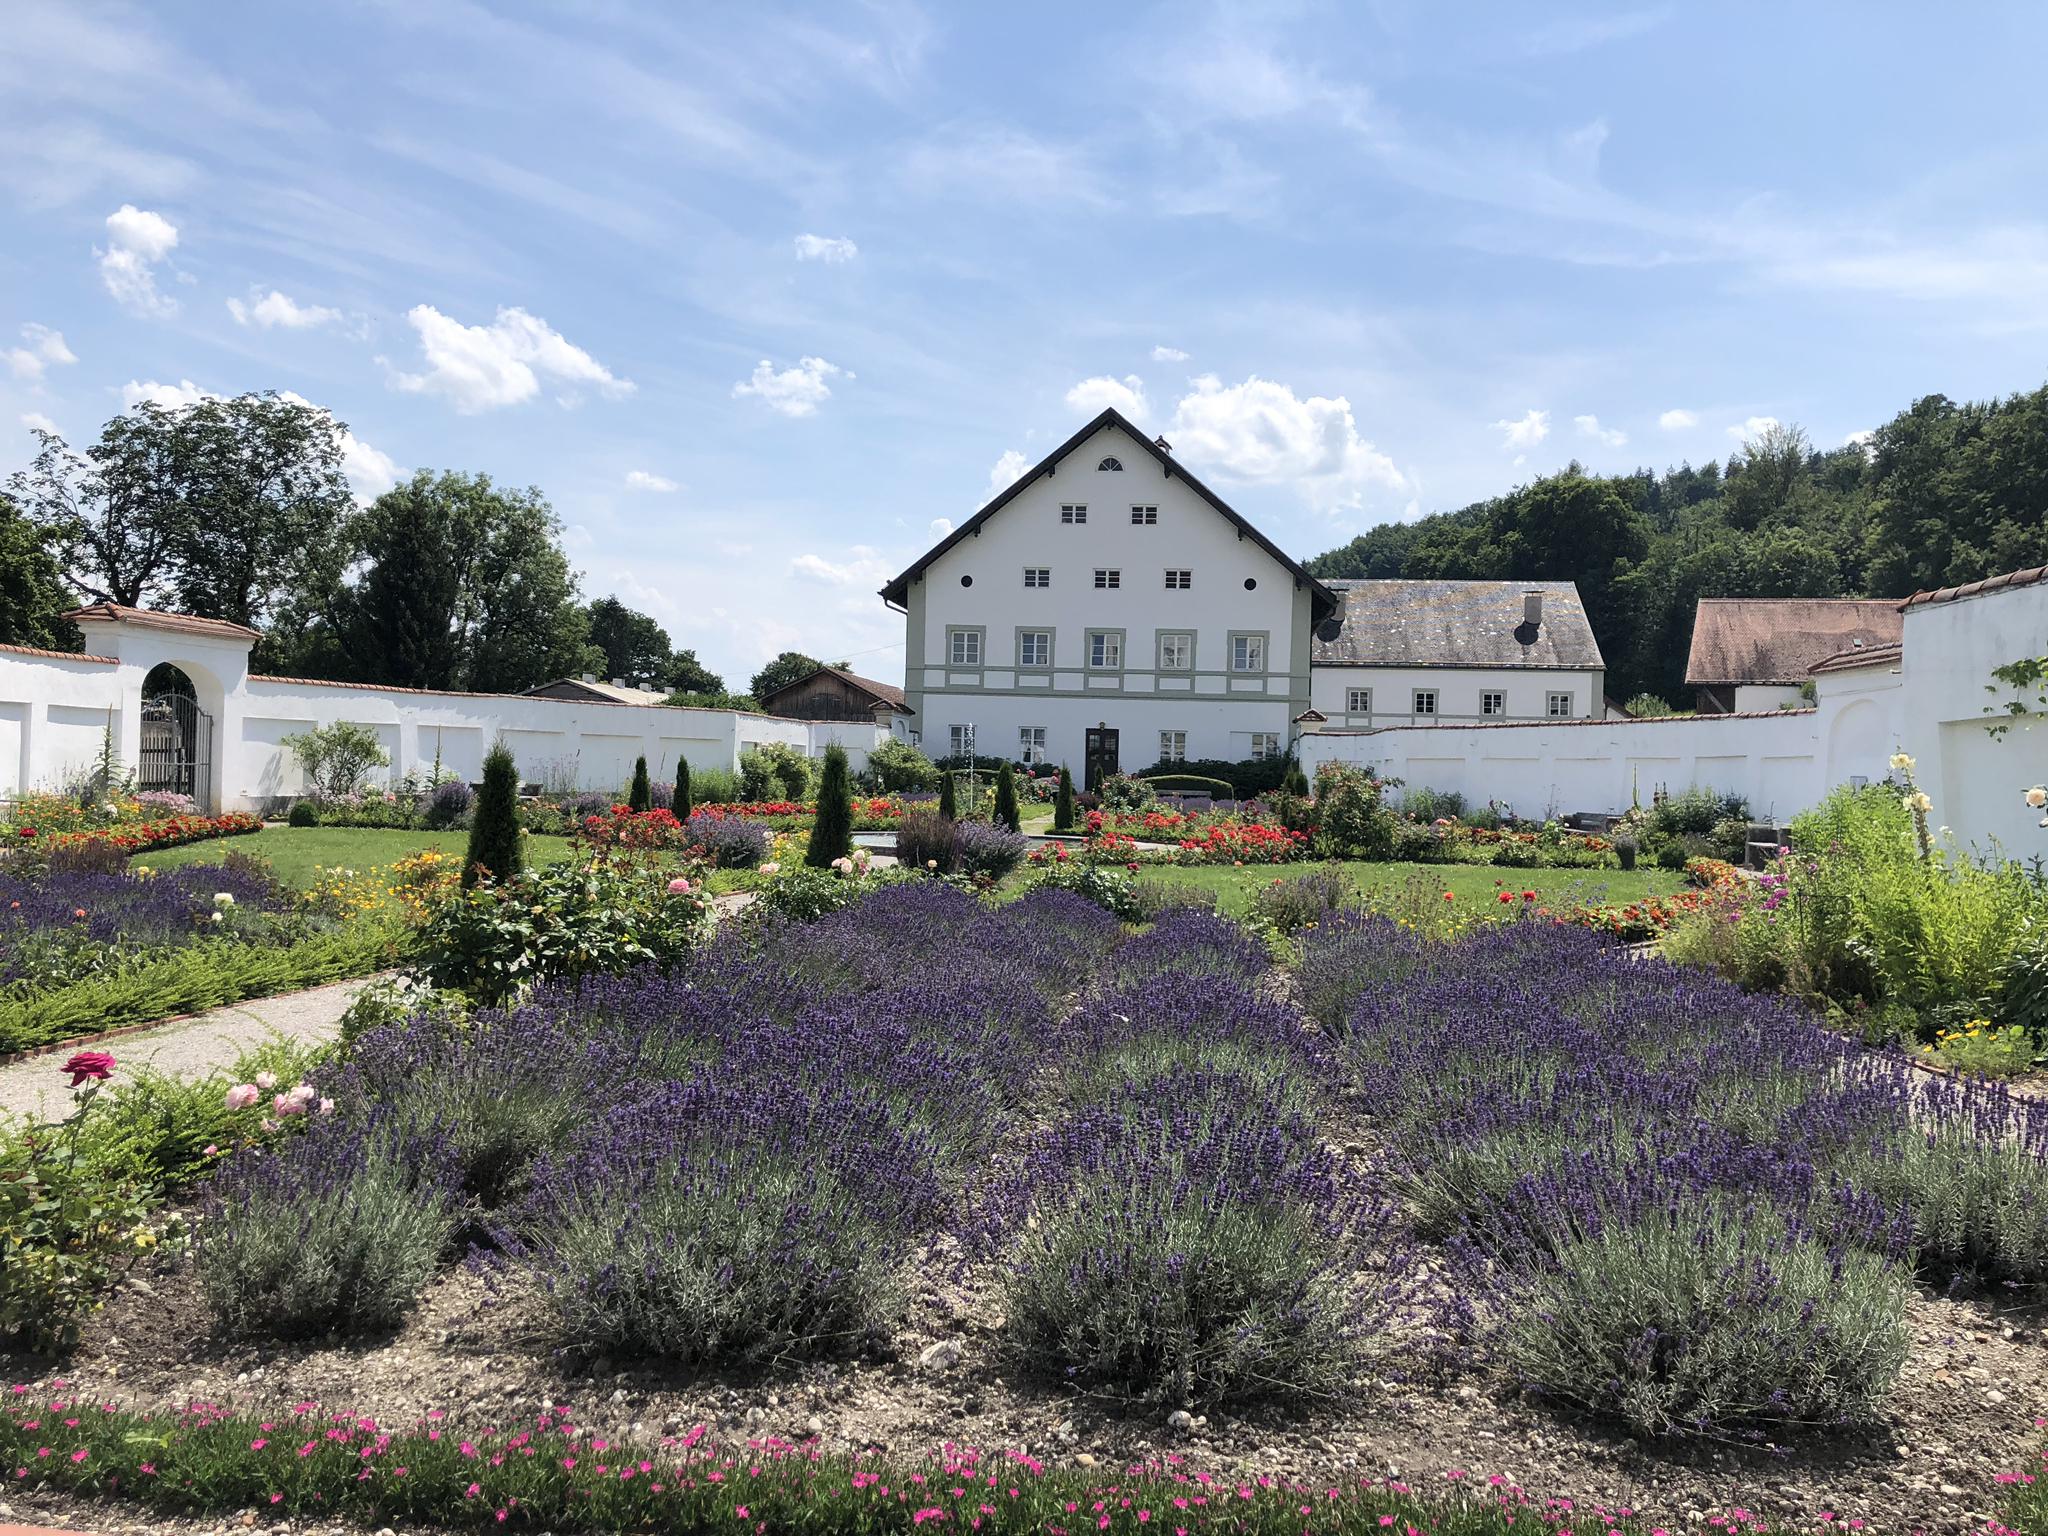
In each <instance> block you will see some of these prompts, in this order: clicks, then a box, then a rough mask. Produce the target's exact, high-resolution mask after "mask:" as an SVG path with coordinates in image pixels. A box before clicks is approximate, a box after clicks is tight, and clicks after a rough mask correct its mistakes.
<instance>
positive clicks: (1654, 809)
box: [1644, 787, 1749, 838]
mask: <svg viewBox="0 0 2048 1536" xmlns="http://www.w3.org/2000/svg"><path fill="white" fill-rule="evenodd" d="M1748 815H1749V804H1748V802H1747V801H1745V800H1744V799H1743V798H1742V796H1740V795H1722V794H1716V793H1715V792H1714V791H1713V790H1711V789H1703V788H1699V787H1694V788H1691V789H1684V790H1680V791H1679V792H1678V793H1677V794H1675V795H1666V796H1665V797H1664V798H1663V799H1662V800H1659V801H1657V802H1656V803H1655V804H1654V805H1652V806H1651V807H1650V812H1649V816H1648V817H1647V818H1646V820H1645V823H1644V824H1645V825H1646V826H1647V827H1648V828H1649V830H1650V833H1651V835H1652V836H1653V837H1658V838H1665V837H1706V836H1708V835H1710V834H1711V833H1712V832H1713V830H1714V825H1715V823H1716V822H1720V821H1725V820H1728V819H1729V818H1731V817H1733V818H1742V819H1745V820H1746V818H1747V817H1748Z"/></svg>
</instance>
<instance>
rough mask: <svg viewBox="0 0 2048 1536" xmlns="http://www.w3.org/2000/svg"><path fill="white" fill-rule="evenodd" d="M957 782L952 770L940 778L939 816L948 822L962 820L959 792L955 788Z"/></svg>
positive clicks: (948, 770)
mask: <svg viewBox="0 0 2048 1536" xmlns="http://www.w3.org/2000/svg"><path fill="white" fill-rule="evenodd" d="M955 782H956V781H955V779H954V776H953V771H952V770H951V769H950V768H949V769H947V770H946V772H945V773H943V774H941V775H940V776H939V815H940V816H942V817H944V818H945V819H946V820H947V821H958V820H959V819H960V805H959V790H958V789H956V788H955Z"/></svg>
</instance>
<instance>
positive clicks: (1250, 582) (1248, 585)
mask: <svg viewBox="0 0 2048 1536" xmlns="http://www.w3.org/2000/svg"><path fill="white" fill-rule="evenodd" d="M1258 584H1259V578H1258V577H1256V576H1247V577H1245V579H1244V589H1245V591H1247V592H1250V591H1252V590H1253V589H1254V588H1256V587H1257V586H1258Z"/></svg>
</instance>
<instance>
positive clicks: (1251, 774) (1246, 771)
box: [1132, 757, 1293, 800]
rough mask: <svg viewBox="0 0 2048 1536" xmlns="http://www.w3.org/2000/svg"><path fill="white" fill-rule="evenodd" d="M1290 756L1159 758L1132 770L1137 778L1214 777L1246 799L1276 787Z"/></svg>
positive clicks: (1239, 796) (1289, 760) (1283, 776)
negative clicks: (1230, 759) (1236, 759)
mask: <svg viewBox="0 0 2048 1536" xmlns="http://www.w3.org/2000/svg"><path fill="white" fill-rule="evenodd" d="M1292 761H1293V759H1292V758H1290V757H1267V758H1260V759H1258V760H1257V761H1253V760H1252V759H1251V758H1246V759H1245V760H1244V761H1243V762H1241V763H1232V762H1226V761H1225V760H1224V759H1222V758H1219V757H1193V758H1186V759H1182V760H1178V761H1174V762H1168V761H1166V760H1164V759H1162V760H1161V761H1159V762H1156V763H1154V764H1153V765H1152V766H1151V767H1150V768H1147V769H1145V770H1143V771H1142V772H1140V773H1136V774H1133V775H1132V777H1133V778H1139V779H1146V780H1152V779H1158V778H1170V779H1187V778H1194V779H1216V780H1220V781H1221V782H1223V783H1225V784H1228V785H1230V786H1231V788H1232V790H1233V791H1234V795H1235V798H1238V799H1242V800H1249V799H1251V798H1252V797H1253V796H1255V795H1270V794H1271V793H1272V792H1273V791H1274V790H1276V789H1278V788H1279V787H1280V785H1281V784H1282V782H1283V781H1285V779H1286V777H1287V765H1288V764H1289V763H1290V762H1292Z"/></svg>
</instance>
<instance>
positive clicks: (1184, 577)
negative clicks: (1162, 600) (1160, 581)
mask: <svg viewBox="0 0 2048 1536" xmlns="http://www.w3.org/2000/svg"><path fill="white" fill-rule="evenodd" d="M1194 584H1195V573H1194V572H1193V571H1168V572H1167V573H1166V590H1167V591H1169V592H1185V591H1187V590H1188V588H1190V587H1192V586H1193V585H1194Z"/></svg>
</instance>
